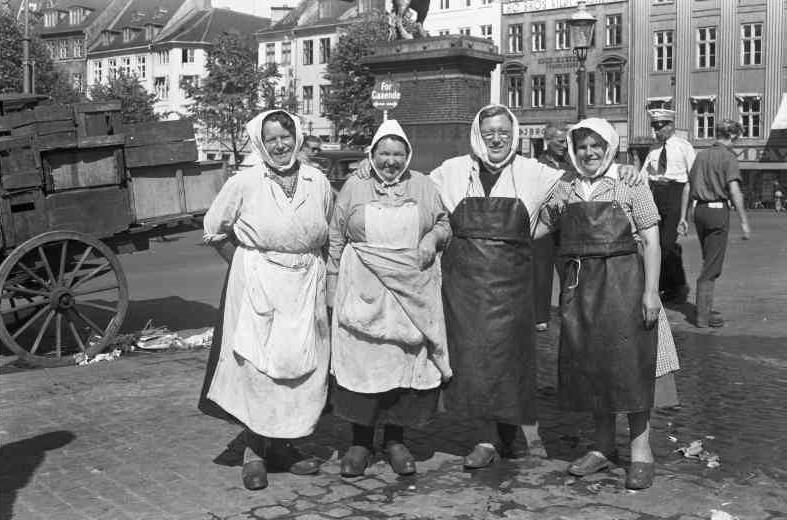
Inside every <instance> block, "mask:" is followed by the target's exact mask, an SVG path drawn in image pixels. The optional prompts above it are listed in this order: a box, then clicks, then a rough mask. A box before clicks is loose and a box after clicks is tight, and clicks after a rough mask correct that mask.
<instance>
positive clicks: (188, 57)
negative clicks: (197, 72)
mask: <svg viewBox="0 0 787 520" xmlns="http://www.w3.org/2000/svg"><path fill="white" fill-rule="evenodd" d="M180 62H181V63H194V49H182V50H181V52H180Z"/></svg>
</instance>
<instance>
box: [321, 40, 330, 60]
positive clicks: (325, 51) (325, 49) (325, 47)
mask: <svg viewBox="0 0 787 520" xmlns="http://www.w3.org/2000/svg"><path fill="white" fill-rule="evenodd" d="M329 61H331V39H330V38H320V63H328V62H329Z"/></svg>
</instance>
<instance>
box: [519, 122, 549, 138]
mask: <svg viewBox="0 0 787 520" xmlns="http://www.w3.org/2000/svg"><path fill="white" fill-rule="evenodd" d="M544 127H545V125H520V126H519V138H520V139H543V138H544Z"/></svg>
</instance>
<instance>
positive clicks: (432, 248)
mask: <svg viewBox="0 0 787 520" xmlns="http://www.w3.org/2000/svg"><path fill="white" fill-rule="evenodd" d="M436 255H437V244H436V243H435V239H434V237H432V235H430V234H426V235H424V237H423V238H422V239H421V242H420V243H419V244H418V266H419V267H420V268H421V270H422V271H423V270H424V269H426V268H427V267H429V266H430V265H432V263H434V259H435V256H436Z"/></svg>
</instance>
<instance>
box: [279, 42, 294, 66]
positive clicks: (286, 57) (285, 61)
mask: <svg viewBox="0 0 787 520" xmlns="http://www.w3.org/2000/svg"><path fill="white" fill-rule="evenodd" d="M291 61H292V42H282V44H281V64H282V65H289V64H290V62H291Z"/></svg>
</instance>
